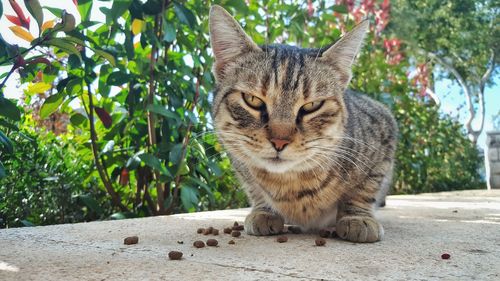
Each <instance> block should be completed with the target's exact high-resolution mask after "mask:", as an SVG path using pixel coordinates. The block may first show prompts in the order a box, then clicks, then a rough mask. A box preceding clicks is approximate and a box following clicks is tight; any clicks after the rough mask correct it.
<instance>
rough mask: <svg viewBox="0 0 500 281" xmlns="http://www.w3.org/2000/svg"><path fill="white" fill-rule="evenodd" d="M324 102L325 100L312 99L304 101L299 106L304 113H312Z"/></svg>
mask: <svg viewBox="0 0 500 281" xmlns="http://www.w3.org/2000/svg"><path fill="white" fill-rule="evenodd" d="M324 103H325V101H313V102H310V103H306V104H304V105H303V106H302V107H301V110H302V112H304V113H306V114H307V113H312V112H314V111H316V110H318V109H320V107H321V106H322V105H323V104H324Z"/></svg>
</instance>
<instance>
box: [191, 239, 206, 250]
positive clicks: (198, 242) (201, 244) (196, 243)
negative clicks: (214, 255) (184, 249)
mask: <svg viewBox="0 0 500 281" xmlns="http://www.w3.org/2000/svg"><path fill="white" fill-rule="evenodd" d="M193 246H195V247H196V248H203V247H205V242H203V241H200V240H198V241H194V243H193Z"/></svg>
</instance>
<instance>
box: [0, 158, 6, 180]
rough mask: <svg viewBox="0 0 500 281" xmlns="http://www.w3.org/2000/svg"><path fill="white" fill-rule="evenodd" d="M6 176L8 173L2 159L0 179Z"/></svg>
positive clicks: (0, 162)
mask: <svg viewBox="0 0 500 281" xmlns="http://www.w3.org/2000/svg"><path fill="white" fill-rule="evenodd" d="M6 176H7V173H6V172H5V167H4V166H3V164H2V161H0V180H1V179H2V178H5V177H6Z"/></svg>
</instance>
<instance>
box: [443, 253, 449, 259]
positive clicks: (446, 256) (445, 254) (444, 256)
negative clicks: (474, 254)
mask: <svg viewBox="0 0 500 281" xmlns="http://www.w3.org/2000/svg"><path fill="white" fill-rule="evenodd" d="M450 257H451V256H450V254H448V253H444V254H442V255H441V258H442V259H443V260H447V259H449V258H450Z"/></svg>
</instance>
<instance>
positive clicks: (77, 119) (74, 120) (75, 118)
mask: <svg viewBox="0 0 500 281" xmlns="http://www.w3.org/2000/svg"><path fill="white" fill-rule="evenodd" d="M86 120H87V117H85V116H84V115H83V114H80V113H75V114H73V115H71V118H69V121H70V122H71V124H73V126H80V125H81V124H83V122H85V121H86Z"/></svg>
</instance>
